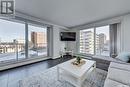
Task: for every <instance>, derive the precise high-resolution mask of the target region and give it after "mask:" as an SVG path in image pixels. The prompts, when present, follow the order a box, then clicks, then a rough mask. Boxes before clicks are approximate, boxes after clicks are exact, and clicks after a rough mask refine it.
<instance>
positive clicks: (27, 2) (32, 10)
mask: <svg viewBox="0 0 130 87" xmlns="http://www.w3.org/2000/svg"><path fill="white" fill-rule="evenodd" d="M15 1H16V10H17V11H19V12H22V13H24V14H27V15H31V16H34V17H38V18H41V19H43V20H45V21H47V22H51V23H54V24H57V25H61V26H65V27H73V26H77V25H81V24H85V23H90V22H93V21H97V20H101V19H105V18H110V17H114V16H118V15H122V14H125V13H128V12H130V0H15Z"/></svg>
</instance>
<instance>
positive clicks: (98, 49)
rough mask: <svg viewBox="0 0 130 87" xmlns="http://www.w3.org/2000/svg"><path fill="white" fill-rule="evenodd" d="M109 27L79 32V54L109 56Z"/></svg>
mask: <svg viewBox="0 0 130 87" xmlns="http://www.w3.org/2000/svg"><path fill="white" fill-rule="evenodd" d="M109 30H110V28H109V25H106V26H102V27H95V28H90V29H84V30H80V53H85V54H95V55H103V56H109V55H110V50H109V48H110V44H109V42H110V38H109Z"/></svg>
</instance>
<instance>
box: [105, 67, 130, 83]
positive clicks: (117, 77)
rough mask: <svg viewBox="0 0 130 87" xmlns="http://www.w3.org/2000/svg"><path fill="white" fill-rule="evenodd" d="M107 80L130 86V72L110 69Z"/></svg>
mask: <svg viewBox="0 0 130 87" xmlns="http://www.w3.org/2000/svg"><path fill="white" fill-rule="evenodd" d="M107 78H108V79H112V80H114V81H118V82H120V83H123V84H128V85H130V71H125V70H121V69H116V68H109V70H108V75H107Z"/></svg>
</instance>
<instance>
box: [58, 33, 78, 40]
mask: <svg viewBox="0 0 130 87" xmlns="http://www.w3.org/2000/svg"><path fill="white" fill-rule="evenodd" d="M60 37H61V41H75V40H76V32H61V33H60Z"/></svg>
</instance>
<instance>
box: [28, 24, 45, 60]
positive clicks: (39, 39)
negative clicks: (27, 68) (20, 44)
mask: <svg viewBox="0 0 130 87" xmlns="http://www.w3.org/2000/svg"><path fill="white" fill-rule="evenodd" d="M28 40H29V41H28V43H29V44H28V47H29V49H28V57H29V58H31V57H37V56H47V28H46V27H40V26H36V25H28Z"/></svg>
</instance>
